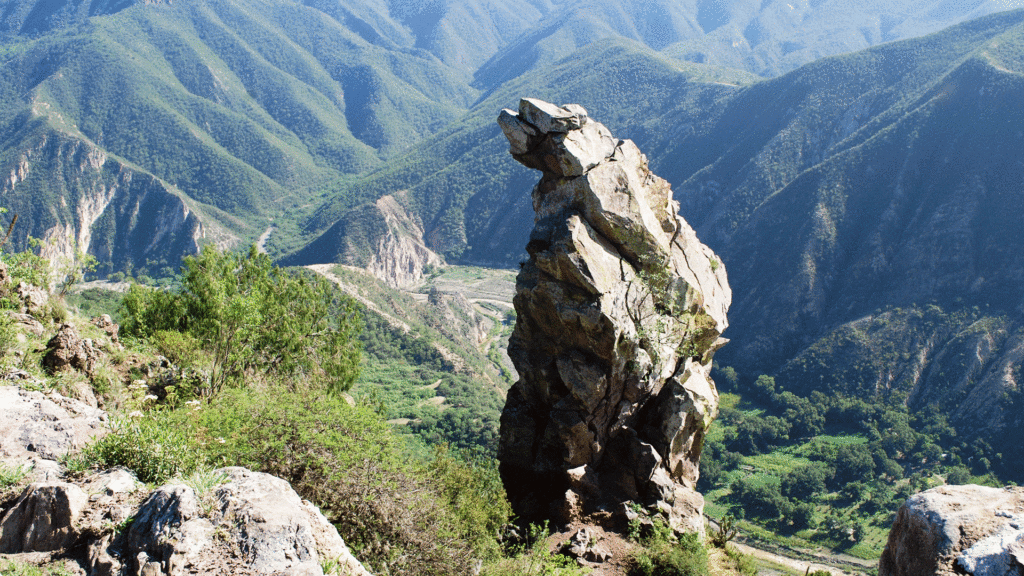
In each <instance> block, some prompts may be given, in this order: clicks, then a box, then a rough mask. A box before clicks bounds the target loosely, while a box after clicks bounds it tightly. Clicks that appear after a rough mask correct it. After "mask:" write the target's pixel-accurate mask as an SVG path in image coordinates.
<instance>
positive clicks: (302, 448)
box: [186, 387, 507, 575]
mask: <svg viewBox="0 0 1024 576" xmlns="http://www.w3.org/2000/svg"><path fill="white" fill-rule="evenodd" d="M186 415H187V417H189V418H191V419H193V421H194V423H195V426H196V428H197V429H201V430H203V431H204V438H203V442H204V446H205V450H206V451H207V455H208V456H207V459H208V461H209V462H210V463H211V464H212V465H218V466H219V465H226V464H237V465H241V466H246V467H248V468H250V469H254V470H260V471H263V472H268V473H270V474H273V475H275V476H278V477H280V478H284V479H285V480H287V481H289V482H290V483H291V484H292V486H293V487H294V488H295V490H296V491H297V492H298V493H299V494H300V495H301V496H302V497H304V498H306V499H309V500H311V501H313V502H316V503H317V504H318V505H319V506H321V507H322V508H323V509H324V513H325V514H327V516H328V517H329V518H330V520H331V521H332V523H334V524H335V526H337V527H338V531H339V532H340V534H341V535H342V537H343V538H344V539H345V542H347V543H348V544H349V545H350V546H351V547H352V548H353V550H354V551H355V552H356V553H357V556H358V557H359V558H360V560H361V561H362V562H364V563H365V564H367V565H368V566H369V567H371V570H372V571H374V572H380V573H398V574H410V575H419V574H463V573H468V572H469V570H470V565H471V563H472V559H473V557H474V556H476V557H481V556H483V555H485V554H488V553H489V551H488V548H489V546H488V545H487V544H484V543H483V540H484V539H485V536H484V535H483V532H482V531H484V530H488V531H489V530H490V529H491V527H492V526H493V524H494V523H495V522H496V521H498V519H499V518H500V517H501V515H502V513H501V512H498V513H492V512H490V511H486V510H479V509H477V510H476V511H473V508H474V507H479V506H483V505H484V503H485V502H486V501H487V499H488V498H497V497H498V494H495V493H493V492H491V493H489V492H488V490H487V489H486V486H487V485H488V483H487V482H484V484H483V486H484V488H483V492H481V493H479V494H471V493H461V492H459V491H458V490H456V488H455V486H456V484H458V483H460V482H464V481H465V480H466V479H467V478H475V479H476V480H479V479H480V478H481V477H483V476H486V475H487V474H489V473H485V472H482V471H466V470H465V469H464V468H462V467H461V466H456V465H454V464H452V463H450V462H443V461H442V462H440V463H439V464H438V465H437V466H435V468H434V470H433V474H431V473H430V472H428V471H424V470H423V469H421V468H418V467H417V466H416V465H415V462H413V461H411V460H410V458H409V457H408V454H407V452H406V447H405V442H404V440H403V439H402V438H400V437H399V436H397V435H395V434H394V433H393V432H392V431H391V427H390V426H389V425H388V424H387V423H386V422H384V421H383V420H382V419H381V418H380V416H379V415H378V414H377V413H376V412H375V411H374V410H372V409H371V408H368V407H364V406H350V405H348V404H347V403H346V402H345V400H344V399H342V398H340V397H336V396H324V395H322V394H318V393H316V392H315V391H310V390H288V389H281V388H280V387H277V388H272V389H269V390H266V391H255V390H243V389H229V390H226V391H225V392H224V393H223V394H221V395H220V396H219V397H218V398H216V399H214V400H213V402H212V403H210V404H207V405H205V406H203V407H202V408H201V409H199V410H198V411H195V412H192V413H186ZM439 484H440V486H441V488H439ZM480 489H481V486H480V485H475V484H470V485H464V486H461V490H465V491H469V492H472V491H474V490H480ZM467 502H468V503H470V504H469V505H470V507H469V509H466V510H462V511H460V512H455V511H453V509H452V507H453V506H455V505H458V504H459V503H467ZM502 502H503V500H502ZM494 504H497V502H495V503H494ZM503 505H504V506H507V504H503ZM472 545H476V546H478V547H479V550H480V552H477V551H476V550H474V549H473V546H472Z"/></svg>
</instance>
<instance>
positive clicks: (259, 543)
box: [97, 467, 369, 576]
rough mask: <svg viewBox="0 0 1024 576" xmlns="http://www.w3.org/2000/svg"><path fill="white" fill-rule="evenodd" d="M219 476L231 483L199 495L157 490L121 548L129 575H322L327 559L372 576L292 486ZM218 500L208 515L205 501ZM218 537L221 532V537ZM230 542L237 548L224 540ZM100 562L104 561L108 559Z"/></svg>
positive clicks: (254, 475)
mask: <svg viewBox="0 0 1024 576" xmlns="http://www.w3.org/2000/svg"><path fill="white" fill-rule="evenodd" d="M217 472H219V473H222V474H224V475H225V477H226V482H225V483H224V484H222V485H220V486H219V487H216V488H215V489H213V492H212V493H211V494H210V495H207V496H202V497H197V495H196V494H195V492H194V491H193V490H192V489H191V488H189V487H187V486H181V485H168V486H163V487H161V488H160V489H158V490H156V491H154V492H153V493H152V494H151V495H150V496H149V497H148V498H147V499H146V501H145V502H144V503H143V505H142V506H141V507H140V508H139V510H138V512H137V514H136V517H135V518H136V519H135V521H134V522H133V523H132V526H131V528H130V529H129V531H128V534H127V535H126V538H125V542H124V543H123V544H122V546H121V554H120V556H121V557H123V558H127V559H129V565H128V566H126V568H127V570H128V571H129V572H130V573H145V571H147V570H149V571H152V570H157V572H155V573H156V574H160V575H167V576H178V575H179V574H188V573H194V572H197V571H199V572H203V571H211V570H213V571H217V570H220V571H224V570H227V569H228V568H230V569H231V570H234V571H235V572H238V573H240V572H243V571H244V572H245V573H253V574H290V575H294V576H299V575H318V576H319V575H322V574H323V569H322V568H321V563H322V561H323V560H326V559H332V560H337V561H338V562H339V563H340V564H341V566H342V567H343V569H344V570H347V572H343V573H345V574H350V575H353V576H367V575H369V572H367V571H366V570H365V568H363V567H362V565H361V564H360V563H359V562H358V560H356V559H355V558H354V557H353V556H352V554H351V552H350V551H349V549H348V547H347V546H346V545H345V543H344V541H343V540H342V539H341V537H340V536H339V535H338V531H337V530H336V529H335V528H334V527H333V526H331V524H330V522H328V521H327V519H326V518H325V517H324V516H323V514H321V513H320V511H319V510H318V509H317V508H316V507H315V506H313V505H312V504H310V503H309V502H306V501H303V500H302V499H301V498H299V496H298V495H297V494H296V493H295V491H294V490H292V488H291V486H290V485H289V484H288V483H287V482H285V481H284V480H281V479H280V478H276V477H274V476H271V475H269V474H263V473H259V472H252V471H249V470H246V469H244V468H237V467H233V468H224V469H221V470H218V471H217ZM203 498H210V499H212V504H211V505H209V511H208V515H207V512H205V511H204V506H203V505H202V503H201V500H202V499H203ZM216 534H222V535H223V536H222V537H221V538H220V539H216V538H215V535H216ZM225 541H226V542H230V543H231V545H230V548H229V549H225V548H224V547H225V546H227V545H226V544H224V542H225ZM97 557H99V558H101V560H104V559H103V558H102V557H101V555H99V554H98V555H97Z"/></svg>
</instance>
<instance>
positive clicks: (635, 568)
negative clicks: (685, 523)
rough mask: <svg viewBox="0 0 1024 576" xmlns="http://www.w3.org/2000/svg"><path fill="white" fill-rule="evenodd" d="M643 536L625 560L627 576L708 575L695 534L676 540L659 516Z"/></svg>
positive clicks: (705, 554) (705, 551)
mask: <svg viewBox="0 0 1024 576" xmlns="http://www.w3.org/2000/svg"><path fill="white" fill-rule="evenodd" d="M647 532H649V534H648V535H647V536H646V537H643V538H641V539H640V544H641V546H642V547H641V548H640V549H639V550H638V551H636V552H634V553H633V555H632V557H630V559H629V567H628V569H627V572H626V573H627V574H628V575H629V576H707V575H708V552H707V549H706V548H705V547H704V544H703V543H702V542H701V541H700V537H699V536H698V535H697V534H683V535H682V536H679V537H678V538H677V537H676V536H675V535H673V533H672V529H671V528H670V527H669V526H668V525H667V524H666V523H665V521H664V520H663V519H662V518H661V517H660V516H655V517H654V518H653V519H652V524H651V526H650V527H649V530H648V531H647Z"/></svg>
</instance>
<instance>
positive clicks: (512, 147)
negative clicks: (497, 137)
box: [498, 108, 537, 154]
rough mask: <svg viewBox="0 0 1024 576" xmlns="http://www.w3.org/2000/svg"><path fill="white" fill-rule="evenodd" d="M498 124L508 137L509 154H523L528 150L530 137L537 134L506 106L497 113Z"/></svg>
mask: <svg viewBox="0 0 1024 576" xmlns="http://www.w3.org/2000/svg"><path fill="white" fill-rule="evenodd" d="M498 126H500V127H501V131H502V132H504V133H505V137H506V138H508V143H509V152H510V153H511V154H525V153H527V152H528V151H529V150H530V138H532V137H534V136H536V135H537V131H536V130H535V129H534V128H533V127H532V126H530V125H529V124H526V123H525V122H523V121H521V120H520V119H519V114H518V113H516V112H515V111H513V110H509V109H508V108H506V109H504V110H502V111H501V113H500V114H498Z"/></svg>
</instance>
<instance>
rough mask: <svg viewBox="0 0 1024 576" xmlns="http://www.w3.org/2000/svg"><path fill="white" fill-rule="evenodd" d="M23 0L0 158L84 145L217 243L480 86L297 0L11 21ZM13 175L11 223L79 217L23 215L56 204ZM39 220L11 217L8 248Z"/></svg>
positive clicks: (0, 129)
mask: <svg viewBox="0 0 1024 576" xmlns="http://www.w3.org/2000/svg"><path fill="white" fill-rule="evenodd" d="M30 4H32V3H27V2H26V3H15V2H11V3H8V6H7V7H6V10H7V14H8V15H9V16H10V18H9V19H8V23H9V24H10V27H9V29H8V30H10V29H14V28H17V29H18V30H19V31H22V33H20V34H13V35H7V36H5V38H6V40H7V41H6V42H5V43H4V44H3V45H2V46H3V51H4V53H5V54H6V57H5V60H4V64H3V65H2V66H0V102H2V103H3V106H2V112H0V134H3V138H4V142H5V144H4V146H3V147H2V150H0V164H2V165H3V166H4V167H5V170H6V169H8V168H10V167H13V166H16V165H18V164H19V163H24V162H23V159H24V158H25V157H29V156H31V157H33V158H34V162H30V165H29V170H30V171H31V168H33V167H35V166H39V165H50V164H54V163H60V162H62V161H64V160H62V159H61V158H59V155H60V154H61V153H62V150H59V149H57V150H52V151H51V153H52V154H56V155H58V156H39V155H38V154H37V153H30V152H29V151H30V150H32V147H33V145H34V143H36V142H38V141H40V140H41V139H48V140H53V139H54V138H58V139H65V138H70V139H72V140H79V141H82V142H84V143H86V144H87V145H88V146H90V147H94V148H96V149H98V150H100V151H102V153H103V154H104V155H106V156H107V157H110V158H112V159H116V160H117V161H118V162H120V163H122V164H124V165H126V166H129V167H130V168H131V170H132V171H133V172H134V173H141V174H145V175H146V176H152V177H156V178H157V179H159V181H160V182H162V183H163V184H164V185H165V186H168V187H170V188H172V189H174V190H176V191H178V192H179V193H180V195H181V196H182V197H183V198H184V199H185V200H186V202H187V204H188V205H189V206H190V208H191V209H192V210H195V211H198V212H199V213H201V214H202V215H203V220H204V222H205V223H206V224H207V228H208V229H209V228H210V227H212V229H216V230H219V232H218V235H219V236H221V237H222V238H221V239H220V240H218V241H224V242H228V243H230V242H238V241H239V240H241V241H249V240H252V239H254V238H255V237H256V236H258V235H259V234H260V232H262V231H263V229H264V228H265V227H266V224H267V222H268V220H269V219H271V218H283V219H284V220H285V222H283V223H281V224H282V227H283V228H284V229H287V221H288V219H289V218H291V217H292V216H293V215H294V214H295V211H296V210H298V209H300V207H302V206H304V205H306V204H308V202H309V200H310V198H312V197H314V196H317V195H319V194H321V193H324V192H326V191H328V190H332V189H334V188H335V187H336V186H337V184H338V183H339V182H342V181H344V179H346V178H347V177H349V175H352V174H357V173H360V172H363V171H366V170H367V169H370V168H372V167H374V166H376V165H378V164H379V163H380V162H381V159H382V158H387V157H389V156H392V155H394V154H395V153H397V152H398V151H400V150H402V149H404V148H407V147H409V146H411V145H412V144H413V143H415V142H417V141H418V140H420V139H422V138H423V137H425V136H428V135H429V134H431V133H432V132H434V131H436V130H438V129H439V128H440V127H442V126H443V125H445V124H446V123H447V122H449V121H451V120H453V119H454V118H456V117H457V116H459V115H461V113H462V110H463V109H464V108H465V107H466V106H468V104H469V103H470V102H471V101H472V100H473V99H474V98H475V97H476V92H475V91H474V90H473V89H471V88H469V87H468V86H467V85H466V84H465V83H464V82H463V81H461V80H459V79H458V78H457V75H456V74H455V73H454V72H453V71H452V70H450V69H449V68H448V67H446V66H445V65H444V64H442V63H441V62H440V61H438V60H437V59H436V58H434V57H433V56H431V55H430V54H428V53H425V52H422V51H417V50H412V49H405V50H403V49H400V48H396V47H395V46H394V45H392V44H388V43H387V42H383V41H382V43H383V44H387V46H379V45H375V44H373V43H370V42H367V41H366V40H364V39H363V38H362V37H360V36H359V35H358V34H356V33H355V32H353V31H351V30H350V29H349V28H347V27H346V26H344V25H343V24H342V23H341V22H339V21H338V20H335V19H334V18H332V17H330V16H328V15H327V14H325V13H324V12H321V11H319V10H316V9H314V8H309V7H305V6H302V5H299V4H295V3H290V2H277V1H267V2H265V1H260V0H257V1H254V2H247V1H232V0H218V1H214V2H204V3H198V4H195V3H173V4H162V3H155V4H151V3H146V4H142V3H139V4H133V5H131V6H121V5H118V6H119V7H120V8H123V9H118V10H113V9H111V10H109V12H110V13H109V14H107V12H102V11H98V12H97V11H92V9H90V10H91V11H90V12H89V15H88V17H86V16H85V15H84V13H83V12H82V11H83V10H85V8H84V7H83V8H81V10H78V9H72V8H68V7H66V8H65V9H61V10H56V11H54V12H53V13H50V14H44V13H42V12H44V11H45V10H44V9H45V8H46V7H51V8H54V6H53V5H51V4H47V3H45V2H39V3H36V4H35V5H33V7H32V8H31V10H28V13H26V14H23V21H22V22H21V24H20V26H15V24H16V23H17V22H16V20H17V18H16V16H18V15H19V14H21V13H22V12H24V11H25V10H26V9H27V8H26V7H27V6H28V5H30ZM93 8H96V9H97V10H99V8H97V7H96V6H93ZM19 10H20V11H21V12H19ZM33 22H41V23H42V22H45V23H49V24H47V25H48V26H50V27H51V28H54V30H52V31H50V33H48V34H42V32H41V30H43V28H40V26H43V24H39V26H36V25H35V24H32V23H33ZM26 27H27V28H30V29H31V32H32V33H25V32H24V30H25V29H26ZM20 184H21V185H18V186H14V185H8V187H7V189H5V190H4V192H3V193H4V197H5V200H6V203H7V205H8V206H15V205H19V204H20V205H22V206H25V207H26V208H23V209H22V210H21V212H24V213H22V217H23V218H27V219H28V220H39V221H44V220H47V219H49V220H53V219H54V218H55V219H56V220H57V221H58V222H60V223H61V224H62V225H64V226H68V225H70V226H72V227H73V228H75V227H77V224H78V223H76V222H75V221H74V217H73V215H74V214H75V213H76V212H81V210H82V209H81V208H80V207H76V206H74V205H72V206H69V207H68V209H67V210H66V211H63V212H62V211H61V209H57V210H56V213H55V214H52V218H51V217H50V216H37V215H36V214H33V213H29V212H35V211H37V210H42V211H44V212H45V211H47V210H49V209H51V208H50V207H56V206H60V205H61V203H60V202H58V201H57V197H56V196H47V195H46V193H45V191H44V190H41V189H38V188H35V187H34V186H35V184H33V183H32V182H29V185H26V184H25V183H20ZM60 190H63V189H60V188H58V189H54V191H53V194H59V192H60ZM67 190H68V191H69V192H70V193H72V194H76V195H78V196H89V193H88V192H86V191H84V190H81V189H76V186H75V185H74V184H71V185H69V187H68V188H67ZM41 192H43V194H42V198H46V199H47V200H46V201H45V202H40V193H41ZM21 194H28V195H31V196H29V197H31V198H32V200H31V201H28V200H19V198H20V197H21ZM26 198H28V197H26ZM29 205H31V207H28V206H29ZM76 208H77V210H76ZM26 210H27V211H28V212H26ZM28 220H26V222H27V221H28ZM51 224H52V222H49V221H47V222H46V225H43V224H40V226H36V227H32V228H29V227H26V226H20V227H18V228H17V229H16V231H15V243H16V244H17V245H23V242H24V239H25V237H26V236H27V235H29V234H32V235H35V236H44V235H45V234H46V233H47V232H52V226H50V225H51ZM48 226H49V227H48ZM77 232H79V231H77V230H76V233H77ZM210 233H211V234H212V233H213V231H212V230H210ZM78 235H80V234H78ZM101 240H103V239H102V238H97V241H101ZM274 241H276V238H275V239H273V240H272V243H271V248H273V242H274ZM177 256H180V254H179V255H177ZM171 261H172V262H173V261H174V258H171ZM136 264H138V262H137V263H136Z"/></svg>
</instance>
